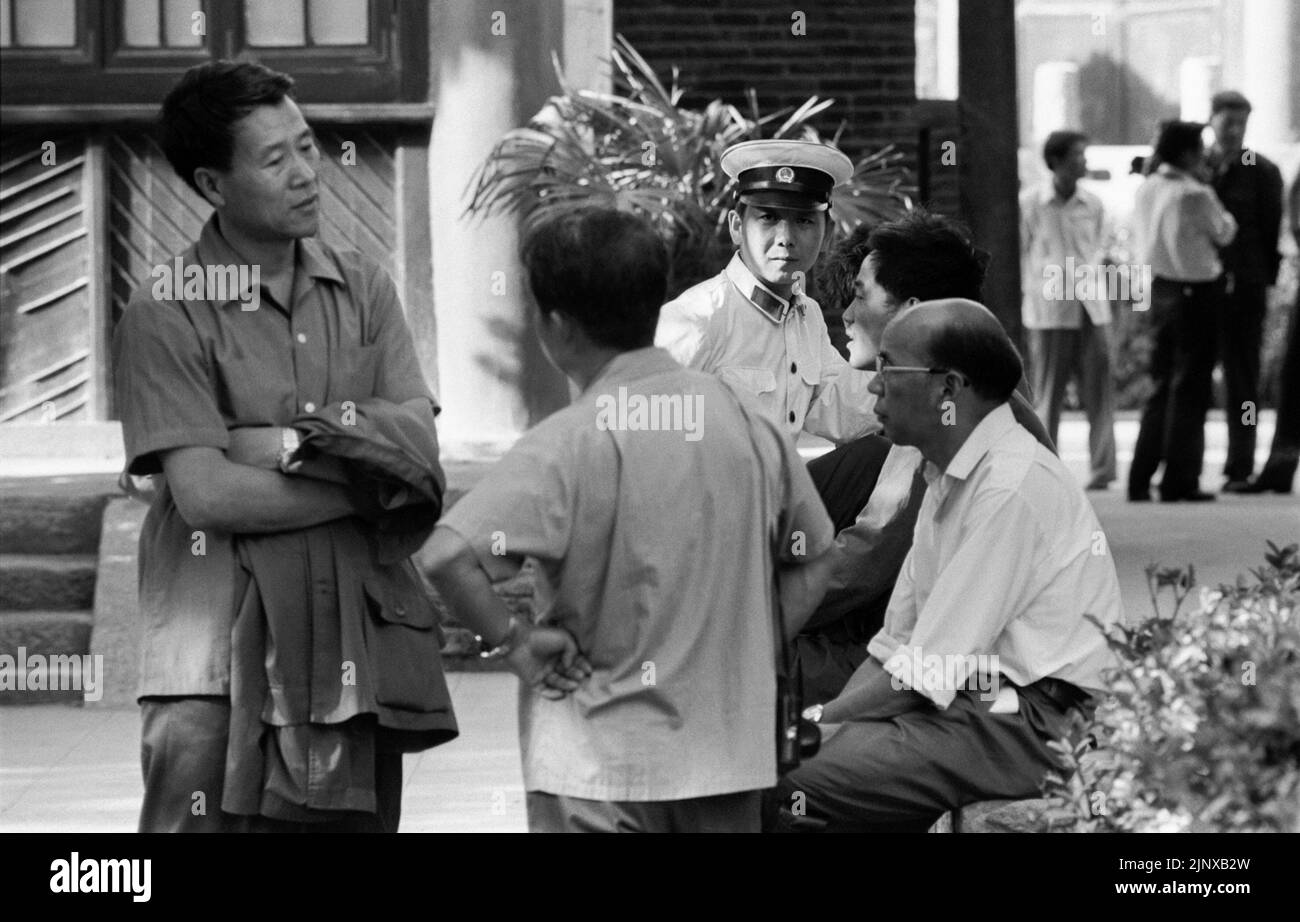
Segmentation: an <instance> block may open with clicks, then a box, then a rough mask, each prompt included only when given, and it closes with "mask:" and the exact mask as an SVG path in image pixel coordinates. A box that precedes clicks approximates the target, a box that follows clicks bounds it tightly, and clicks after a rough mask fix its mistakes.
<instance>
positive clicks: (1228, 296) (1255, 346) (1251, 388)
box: [1217, 280, 1268, 480]
mask: <svg viewBox="0 0 1300 922" xmlns="http://www.w3.org/2000/svg"><path fill="white" fill-rule="evenodd" d="M1231 289H1232V290H1231V291H1228V292H1225V294H1224V297H1223V298H1222V299H1221V300H1220V301H1219V304H1218V309H1217V321H1218V324H1217V326H1218V336H1219V361H1220V362H1222V364H1223V384H1224V390H1225V391H1226V392H1227V403H1226V406H1225V409H1226V411H1227V413H1226V415H1227V418H1228V458H1227V461H1226V462H1225V463H1224V466H1223V474H1224V476H1225V477H1227V478H1228V479H1229V480H1245V479H1246V478H1248V477H1249V476H1250V475H1251V472H1252V471H1254V470H1255V429H1256V427H1255V420H1256V417H1257V416H1258V414H1259V347H1260V343H1261V338H1262V336H1263V331H1264V314H1265V313H1266V312H1267V310H1268V299H1267V297H1266V291H1267V289H1266V287H1265V286H1264V285H1262V284H1259V283H1252V282H1242V281H1240V280H1236V281H1235V283H1234V284H1233V285H1232V286H1231ZM1248 410H1249V415H1247V412H1248ZM1243 417H1244V418H1245V419H1246V420H1248V421H1243Z"/></svg>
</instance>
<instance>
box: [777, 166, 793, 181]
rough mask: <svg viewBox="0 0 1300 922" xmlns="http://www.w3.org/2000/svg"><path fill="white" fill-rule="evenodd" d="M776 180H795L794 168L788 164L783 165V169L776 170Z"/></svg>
mask: <svg viewBox="0 0 1300 922" xmlns="http://www.w3.org/2000/svg"><path fill="white" fill-rule="evenodd" d="M776 181H777V182H794V170H792V169H790V168H789V167H788V166H783V167H781V169H779V170H777V171H776Z"/></svg>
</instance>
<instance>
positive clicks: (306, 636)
mask: <svg viewBox="0 0 1300 922" xmlns="http://www.w3.org/2000/svg"><path fill="white" fill-rule="evenodd" d="M292 87H293V81H292V80H291V79H290V78H289V77H288V76H286V75H284V74H279V73H276V72H274V71H271V70H269V69H267V68H265V67H263V66H261V65H259V64H254V63H248V62H243V63H235V62H230V61H217V62H213V63H208V64H203V65H199V66H196V67H194V68H192V69H190V70H189V71H187V72H186V74H185V75H184V77H183V78H182V79H181V81H180V82H179V83H178V84H177V86H176V87H175V88H174V89H173V90H172V91H171V93H169V94H168V96H167V99H166V101H165V102H164V104H163V107H162V114H161V119H160V125H159V129H160V131H159V133H160V138H161V142H162V146H163V149H164V151H165V152H166V154H167V157H168V158H169V160H170V161H171V163H172V164H173V165H174V167H175V168H176V171H177V173H178V174H179V175H180V176H181V178H182V179H183V180H184V181H185V182H186V183H187V184H188V185H189V186H190V188H192V189H194V190H195V191H196V192H197V193H198V194H199V195H200V196H202V198H203V199H204V200H205V201H206V202H207V203H208V204H209V205H211V206H212V208H213V214H212V216H211V217H210V218H209V219H208V221H207V223H206V224H205V225H204V227H203V231H202V233H201V234H200V236H199V239H198V241H197V242H196V243H194V244H193V245H192V246H190V247H189V249H187V250H186V251H185V252H184V253H183V254H182V255H180V256H178V257H177V258H176V259H175V260H174V261H173V262H169V263H167V264H164V265H161V266H159V267H157V268H156V269H155V272H154V273H153V274H154V276H155V282H154V284H153V286H152V287H151V286H150V285H149V284H146V285H145V286H143V287H142V288H140V289H139V290H138V291H136V292H135V294H134V296H133V297H132V299H131V302H130V304H129V305H128V306H127V309H126V311H125V313H124V314H123V316H122V319H121V322H120V323H119V324H118V327H117V330H116V333H115V340H114V351H113V355H114V361H113V365H114V368H115V374H116V393H117V400H118V408H119V410H120V413H121V417H122V426H123V434H124V437H125V442H126V458H127V471H126V472H127V473H129V474H131V475H141V476H143V475H155V476H157V475H160V474H161V475H165V477H163V478H161V480H162V486H161V489H159V490H158V491H157V493H156V495H155V496H154V498H153V501H152V506H151V508H150V510H149V514H148V516H147V518H146V519H145V522H144V527H143V529H142V531H141V536H140V606H141V616H142V618H143V620H144V624H145V630H144V649H143V651H142V657H141V676H140V687H139V692H140V696H141V697H140V703H141V708H142V712H143V728H142V746H141V749H142V763H143V771H144V787H145V791H144V803H143V806H142V809H141V815H140V829H141V831H145V832H150V831H205V832H206V831H221V832H224V831H240V830H248V831H294V830H297V831H307V830H320V831H357V832H360V831H374V832H379V831H387V832H396V831H397V825H398V821H399V819H400V816H401V789H402V753H403V752H404V751H416V750H419V749H427V748H429V747H430V746H432V745H436V744H437V743H439V742H442V741H445V740H447V739H450V738H451V737H454V736H455V735H456V723H455V719H454V717H453V716H452V712H451V701H450V698H449V696H448V694H447V688H446V684H445V682H444V681H443V677H442V672H441V667H440V664H439V659H438V646H437V639H436V635H437V632H436V631H435V630H434V625H435V620H436V613H435V611H434V610H433V608H432V605H431V603H430V602H429V600H428V599H427V598H426V597H425V595H424V593H423V591H422V588H421V586H420V583H419V579H418V574H417V573H416V572H415V570H414V568H413V567H412V566H411V563H410V561H409V559H407V557H408V556H409V553H410V549H409V548H408V549H406V550H405V551H404V552H403V550H402V547H403V541H402V540H401V539H400V538H399V536H398V535H397V534H396V533H395V532H393V531H382V528H383V527H384V526H385V525H386V524H388V523H389V522H390V521H391V520H390V519H388V518H387V513H386V512H384V511H383V510H382V509H381V501H380V500H379V499H378V494H379V492H380V491H381V490H383V489H386V486H385V484H386V483H387V481H384V480H383V478H384V477H385V476H387V474H388V473H391V472H392V471H393V470H395V469H396V467H395V466H397V467H401V468H402V469H403V470H405V471H406V475H405V480H403V483H402V486H401V488H402V489H406V487H407V486H410V487H412V488H413V489H411V490H407V491H406V492H407V494H411V493H413V492H415V490H416V489H418V490H420V491H423V493H424V498H425V500H427V502H421V504H420V505H418V506H416V505H409V506H408V505H407V502H406V500H399V499H397V498H396V497H395V496H394V495H389V497H388V499H389V501H390V502H388V503H387V504H386V505H387V507H388V508H390V509H392V510H394V511H400V510H399V509H398V507H401V508H402V509H405V510H406V511H407V512H409V513H410V516H409V518H408V519H407V522H408V524H409V525H410V526H411V529H412V530H411V534H413V535H416V536H419V537H416V539H415V540H416V545H417V546H418V543H419V540H422V535H421V530H423V534H424V535H427V533H428V532H429V531H431V530H432V527H433V522H434V520H435V519H436V517H437V514H438V509H439V508H440V505H441V489H442V483H443V480H442V472H441V470H440V469H439V467H438V457H437V455H438V452H437V439H436V434H435V430H434V414H435V413H436V411H437V405H436V403H435V402H434V398H433V395H432V394H431V393H430V391H429V389H428V387H427V385H426V384H425V381H424V375H423V373H422V372H421V369H420V364H419V361H418V359H417V358H416V354H415V350H414V346H413V344H412V341H411V334H410V331H409V330H408V328H407V325H406V321H405V319H404V317H403V314H402V307H401V304H400V303H399V301H398V296H397V290H396V288H395V287H394V285H393V282H392V281H391V280H390V279H389V277H388V275H387V274H386V273H385V272H384V271H383V270H382V269H381V268H380V267H379V266H378V265H377V264H376V263H375V262H374V261H373V260H372V259H369V258H368V257H365V256H362V255H361V254H359V253H356V252H352V251H339V250H335V249H333V248H332V247H329V246H326V245H325V244H323V243H322V242H320V241H319V240H317V239H315V235H316V233H317V229H318V224H319V199H320V191H319V186H318V177H317V169H318V167H319V157H320V154H319V152H318V150H317V147H316V140H315V137H314V135H313V134H312V130H311V128H310V127H308V125H307V123H306V122H305V121H304V120H303V117H302V113H301V111H300V110H299V109H298V106H297V105H296V104H295V103H294V101H293V99H292V97H291V89H292ZM250 268H251V272H249V271H247V270H249V269H250ZM169 274H173V275H177V276H180V277H179V278H170V279H169V278H168V276H169ZM231 278H235V279H239V278H243V279H245V280H248V279H250V278H251V283H249V284H248V285H247V286H246V287H244V288H243V290H235V289H232V288H231V287H230V286H229V285H228V284H226V280H229V279H231ZM168 282H170V284H166V283H168ZM349 407H350V408H351V412H349ZM379 433H383V434H384V438H383V439H382V441H383V444H384V446H385V447H384V448H382V449H381V448H378V447H377V446H378V445H379V441H377V440H376V438H374V437H372V435H373V436H378V434H379ZM389 437H391V438H389ZM300 443H301V445H300ZM345 443H346V446H347V447H346V449H340V448H338V446H339V445H342V444H345ZM326 444H333V445H334V446H335V448H334V449H331V450H326V449H322V448H319V446H321V445H326ZM308 448H311V449H312V450H314V451H319V452H322V453H323V454H324V455H329V456H330V457H319V458H315V459H312V460H311V461H307V460H305V459H304V452H305V451H306V449H308ZM343 450H346V451H349V452H353V455H352V458H353V460H352V462H345V461H342V460H339V457H338V456H335V455H334V454H333V453H334V452H337V451H343ZM353 463H356V464H360V465H362V466H363V467H364V468H365V470H366V471H367V477H368V480H367V484H368V485H362V484H361V483H360V479H361V478H359V477H357V476H356V471H358V470H360V468H358V467H354V466H350V465H351V464H353ZM381 481H382V483H381Z"/></svg>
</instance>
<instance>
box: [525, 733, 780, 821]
mask: <svg viewBox="0 0 1300 922" xmlns="http://www.w3.org/2000/svg"><path fill="white" fill-rule="evenodd" d="M773 745H775V743H774V744H773ZM762 804H763V801H762V792H761V791H739V792H737V793H735V794H719V795H717V796H714V797H694V798H691V799H689V800H664V801H608V800H584V799H582V798H580V797H563V796H560V795H558V794H547V793H545V792H544V791H529V792H528V797H527V809H528V831H529V832H758V831H759V830H760V827H761V811H762Z"/></svg>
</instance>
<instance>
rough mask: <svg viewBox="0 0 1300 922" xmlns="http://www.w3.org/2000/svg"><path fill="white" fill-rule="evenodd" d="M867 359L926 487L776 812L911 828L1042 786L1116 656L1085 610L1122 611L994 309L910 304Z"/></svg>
mask: <svg viewBox="0 0 1300 922" xmlns="http://www.w3.org/2000/svg"><path fill="white" fill-rule="evenodd" d="M877 368H878V371H879V373H878V375H877V376H876V378H875V380H874V381H873V383H872V388H873V390H875V392H876V396H877V402H876V413H877V415H878V416H879V417H880V419H881V422H882V424H883V425H884V427H885V434H886V435H887V436H888V437H889V438H890V439H892V440H893V441H894V443H895V444H897V445H907V446H913V447H915V448H916V449H917V450H919V451H920V453H921V455H922V456H923V457H924V458H925V460H926V461H927V462H928V464H927V465H926V470H925V479H926V482H927V484H928V489H927V491H926V495H925V499H924V501H923V502H922V505H921V511H920V515H919V517H918V521H917V526H916V534H915V538H914V542H913V545H912V549H911V551H910V552H909V554H908V556H907V559H906V561H905V562H904V564H903V568H902V572H901V573H900V575H899V578H898V583H897V585H896V586H895V587H894V592H893V595H892V597H891V598H890V602H889V609H888V611H887V613H886V615H885V623H884V627H883V628H882V629H881V630H880V631H879V632H878V633H877V634H876V635H875V636H874V637H873V638H872V640H871V643H870V645H869V647H868V652H869V654H870V655H869V656H868V657H867V659H866V660H865V661H864V662H863V664H862V666H861V667H860V668H859V669H858V671H857V672H856V673H854V675H853V678H852V679H851V680H850V681H849V684H848V685H847V686H846V687H845V689H844V691H843V692H842V693H841V694H840V695H839V696H838V697H837V698H835V699H834V700H832V701H831V702H830V703H828V704H827V705H826V706H825V708H824V709H819V708H816V707H814V708H811V709H810V711H811V713H810V716H812V717H814V718H819V719H820V720H821V721H822V722H823V723H824V724H827V725H829V724H832V723H836V724H840V726H839V727H838V728H837V729H836V730H835V731H834V732H833V733H828V734H827V736H828V738H827V739H826V741H825V742H824V744H823V746H822V748H821V751H820V752H819V753H818V754H817V755H816V756H815V757H813V758H812V759H810V760H808V761H806V762H805V763H804V764H803V765H801V766H800V767H799V768H797V769H796V770H794V771H793V772H791V773H790V774H788V775H787V776H786V777H785V778H783V779H782V781H781V783H780V784H779V785H778V788H777V796H776V801H777V805H778V811H777V815H776V816H775V818H774V822H775V826H776V828H778V829H783V830H792V831H798V830H839V831H849V830H852V831H923V830H925V829H926V828H928V827H929V825H930V824H932V823H933V822H934V821H935V820H936V819H937V818H938V817H939V816H941V815H942V814H943V813H944V812H945V811H947V810H950V809H952V808H954V807H959V806H961V805H963V804H966V803H971V802H973V801H977V800H989V799H1000V798H1020V797H1032V796H1036V795H1037V794H1038V792H1039V786H1040V784H1041V782H1042V779H1043V776H1044V774H1045V773H1046V772H1047V771H1049V770H1050V769H1052V768H1053V767H1054V764H1055V763H1054V758H1053V756H1052V753H1051V750H1050V749H1049V748H1048V745H1047V744H1048V742H1049V741H1050V740H1052V739H1054V738H1056V737H1059V736H1061V735H1063V733H1064V732H1065V730H1066V728H1067V727H1068V724H1069V721H1070V712H1071V710H1073V709H1075V708H1080V709H1085V710H1086V709H1087V708H1089V707H1090V706H1091V697H1090V696H1091V692H1092V691H1093V690H1095V689H1099V688H1100V687H1101V686H1102V678H1101V671H1102V669H1103V668H1105V667H1106V666H1108V665H1110V663H1111V658H1110V654H1109V651H1108V648H1107V644H1106V640H1105V638H1104V636H1103V635H1102V632H1101V631H1100V630H1099V629H1098V627H1097V626H1096V625H1094V624H1093V623H1092V622H1091V621H1090V620H1089V619H1088V617H1087V616H1089V615H1091V616H1092V617H1094V618H1096V619H1097V620H1098V621H1099V622H1100V623H1101V624H1103V625H1110V624H1113V623H1115V622H1117V621H1118V620H1119V619H1120V618H1121V607H1120V595H1119V583H1118V581H1117V579H1116V576H1115V566H1114V563H1113V562H1112V560H1111V558H1110V555H1109V553H1108V552H1107V549H1106V544H1105V537H1104V535H1103V534H1102V531H1101V526H1100V525H1099V524H1098V522H1097V517H1096V516H1095V515H1094V513H1093V511H1092V508H1091V507H1090V506H1089V505H1088V502H1087V500H1086V499H1085V497H1084V494H1083V490H1082V489H1081V488H1080V487H1079V485H1078V484H1077V483H1076V482H1075V481H1074V479H1073V478H1072V477H1071V476H1070V474H1069V473H1068V472H1067V471H1066V469H1065V467H1064V465H1063V464H1062V463H1061V461H1060V460H1059V459H1058V458H1057V457H1056V456H1055V455H1054V454H1052V452H1050V451H1048V450H1047V448H1045V447H1044V446H1043V445H1042V444H1040V443H1038V442H1036V441H1035V440H1034V438H1033V436H1031V435H1030V434H1029V433H1028V432H1027V431H1025V430H1024V429H1023V428H1022V427H1021V426H1019V425H1018V424H1017V423H1016V421H1015V418H1014V417H1013V415H1012V413H1011V409H1010V407H1009V406H1007V400H1008V399H1009V398H1010V397H1011V394H1012V392H1013V390H1014V389H1015V386H1016V382H1017V381H1019V380H1020V377H1021V374H1022V367H1021V362H1020V358H1019V356H1018V355H1017V353H1016V350H1015V347H1014V346H1012V344H1011V341H1010V339H1009V338H1008V337H1007V335H1006V333H1005V331H1004V330H1003V329H1002V326H1001V325H1000V324H999V323H998V321H997V319H996V318H995V317H994V316H993V315H992V314H991V313H990V312H989V311H988V310H987V309H985V308H984V307H982V306H981V305H979V304H976V303H975V302H972V301H965V300H947V301H937V302H927V303H922V304H920V305H916V306H913V307H910V308H907V309H905V310H903V311H902V312H901V313H899V314H898V315H897V316H896V317H895V318H894V319H893V320H891V321H890V323H889V324H888V326H886V328H885V331H884V334H883V338H882V342H881V350H880V354H879V356H878V358H877ZM819 710H820V711H821V713H820V714H818V713H817V712H818V711H819ZM826 729H830V728H829V727H827V728H826Z"/></svg>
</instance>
